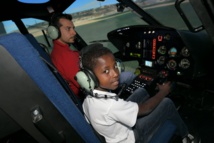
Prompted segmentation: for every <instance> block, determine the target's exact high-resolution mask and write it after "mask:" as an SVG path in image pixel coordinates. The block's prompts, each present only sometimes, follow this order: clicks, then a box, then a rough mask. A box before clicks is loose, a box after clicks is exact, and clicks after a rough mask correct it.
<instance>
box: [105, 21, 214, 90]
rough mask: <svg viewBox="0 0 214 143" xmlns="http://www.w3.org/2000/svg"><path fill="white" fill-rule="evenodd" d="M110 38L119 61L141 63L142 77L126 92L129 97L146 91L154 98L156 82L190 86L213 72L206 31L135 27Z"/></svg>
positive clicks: (120, 30)
mask: <svg viewBox="0 0 214 143" xmlns="http://www.w3.org/2000/svg"><path fill="white" fill-rule="evenodd" d="M107 37H108V39H109V41H111V42H112V43H113V45H114V46H115V47H117V48H118V50H119V52H118V53H119V55H118V54H117V55H115V56H118V57H117V58H120V59H121V60H123V61H126V60H137V61H138V62H139V67H140V74H139V75H138V76H137V77H136V79H135V80H134V81H133V83H132V84H131V85H130V86H129V87H127V88H126V92H128V93H133V91H134V90H135V89H137V88H141V87H144V88H146V89H147V90H148V91H151V92H153V93H151V94H154V89H155V87H156V83H157V82H158V83H163V82H165V81H167V80H170V81H182V82H183V81H188V82H189V81H191V80H193V79H196V78H200V77H202V76H204V75H206V74H207V71H209V70H210V67H209V65H208V64H207V63H209V61H210V60H211V58H212V53H213V47H212V46H210V45H212V44H210V40H209V38H207V34H206V32H204V31H203V32H199V33H192V32H189V31H178V30H175V29H173V28H168V27H155V26H150V25H135V26H127V27H122V28H119V29H116V30H113V31H111V32H109V33H108V35H107ZM183 79H184V80H183Z"/></svg>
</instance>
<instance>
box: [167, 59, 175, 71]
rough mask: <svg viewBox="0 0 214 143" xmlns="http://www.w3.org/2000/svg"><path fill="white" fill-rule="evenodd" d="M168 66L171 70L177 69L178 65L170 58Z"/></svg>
mask: <svg viewBox="0 0 214 143" xmlns="http://www.w3.org/2000/svg"><path fill="white" fill-rule="evenodd" d="M167 67H168V69H170V70H175V68H176V67H177V63H176V61H175V60H169V61H168V63H167Z"/></svg>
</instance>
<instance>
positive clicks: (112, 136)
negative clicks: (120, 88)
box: [83, 90, 139, 143]
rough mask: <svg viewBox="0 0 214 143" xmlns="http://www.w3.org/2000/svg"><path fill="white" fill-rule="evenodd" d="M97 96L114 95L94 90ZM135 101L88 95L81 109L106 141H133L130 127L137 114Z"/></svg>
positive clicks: (128, 142)
mask: <svg viewBox="0 0 214 143" xmlns="http://www.w3.org/2000/svg"><path fill="white" fill-rule="evenodd" d="M93 94H94V95H96V96H99V97H102V96H103V97H104V96H107V97H116V94H115V93H110V92H104V91H99V90H94V91H93ZM138 110H139V109H138V105H137V103H134V102H131V101H125V100H123V99H120V98H118V100H116V98H96V97H92V96H90V95H88V96H87V97H86V99H85V100H84V102H83V111H84V113H85V116H86V118H87V119H89V121H90V123H91V124H92V126H93V127H94V129H95V130H96V131H97V132H98V133H99V134H101V135H102V136H104V137H105V140H106V142H107V143H134V142H135V137H134V132H133V130H132V127H133V126H134V125H135V123H136V120H137V114H138Z"/></svg>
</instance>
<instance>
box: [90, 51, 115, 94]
mask: <svg viewBox="0 0 214 143" xmlns="http://www.w3.org/2000/svg"><path fill="white" fill-rule="evenodd" d="M94 73H95V75H96V77H97V78H98V80H99V86H100V87H101V88H99V87H98V88H97V89H99V90H103V89H102V88H105V89H109V90H115V89H116V88H117V87H118V85H119V70H118V67H117V63H116V61H115V59H114V56H113V55H112V54H106V55H103V56H101V57H99V58H98V59H97V63H96V66H95V68H94Z"/></svg>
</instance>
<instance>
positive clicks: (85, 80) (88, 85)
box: [75, 43, 122, 95]
mask: <svg viewBox="0 0 214 143" xmlns="http://www.w3.org/2000/svg"><path fill="white" fill-rule="evenodd" d="M95 46H102V47H103V45H102V44H100V43H96V44H92V45H90V46H87V47H85V48H83V49H82V50H81V55H80V71H79V72H78V73H77V74H76V76H75V79H76V81H77V82H78V83H79V85H80V87H81V88H82V89H83V92H86V93H89V94H92V93H93V92H92V91H93V90H94V89H95V88H96V87H99V80H98V79H97V77H96V75H95V74H94V73H93V71H91V70H89V69H87V68H85V67H83V65H82V57H83V56H84V54H86V53H87V52H89V51H91V50H93V48H94V47H95ZM94 52H96V51H94ZM116 62H117V66H118V69H119V73H121V70H122V68H121V62H120V61H119V60H116ZM92 95H93V94H92Z"/></svg>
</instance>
